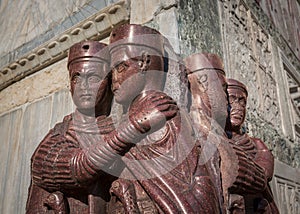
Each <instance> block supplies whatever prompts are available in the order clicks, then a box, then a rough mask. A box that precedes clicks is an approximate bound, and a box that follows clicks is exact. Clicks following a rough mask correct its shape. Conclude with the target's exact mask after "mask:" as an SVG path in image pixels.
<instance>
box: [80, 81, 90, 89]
mask: <svg viewBox="0 0 300 214" xmlns="http://www.w3.org/2000/svg"><path fill="white" fill-rule="evenodd" d="M80 88H81V89H87V88H89V84H88V81H87V79H83V80H82V81H81V83H80Z"/></svg>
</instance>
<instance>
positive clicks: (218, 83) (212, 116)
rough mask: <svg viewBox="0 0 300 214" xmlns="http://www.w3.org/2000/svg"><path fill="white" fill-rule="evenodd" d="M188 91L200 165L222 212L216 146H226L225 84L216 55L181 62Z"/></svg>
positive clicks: (196, 56) (196, 55) (192, 57)
mask: <svg viewBox="0 0 300 214" xmlns="http://www.w3.org/2000/svg"><path fill="white" fill-rule="evenodd" d="M184 61H185V65H186V68H187V73H188V79H189V83H190V89H191V95H192V97H191V107H190V116H191V118H192V120H193V124H194V128H195V130H196V133H197V136H198V138H199V142H200V144H201V148H202V149H201V156H200V163H201V164H206V166H207V168H208V169H209V173H210V176H211V178H212V180H213V184H214V187H215V191H216V192H217V194H218V201H219V206H220V207H221V209H222V213H225V207H224V206H223V205H224V202H223V191H222V183H221V169H220V161H221V157H220V153H219V149H220V146H223V145H224V144H228V142H227V141H228V139H227V136H226V134H225V131H224V129H225V123H226V118H227V107H226V105H227V91H226V89H227V82H226V77H225V72H224V68H223V63H222V61H221V59H220V58H219V57H218V56H217V55H216V54H211V53H196V54H192V55H190V56H188V57H187V58H185V59H184Z"/></svg>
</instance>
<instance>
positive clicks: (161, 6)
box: [130, 0, 177, 24]
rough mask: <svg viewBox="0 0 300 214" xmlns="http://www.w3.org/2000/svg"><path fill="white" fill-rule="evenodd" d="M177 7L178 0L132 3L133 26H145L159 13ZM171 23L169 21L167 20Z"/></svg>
mask: <svg viewBox="0 0 300 214" xmlns="http://www.w3.org/2000/svg"><path fill="white" fill-rule="evenodd" d="M175 5H177V0H138V1H131V5H130V6H131V16H130V23H131V24H144V23H146V22H149V21H151V20H152V19H153V18H154V17H155V16H156V15H158V14H159V13H163V12H164V10H166V9H169V8H171V7H173V6H175ZM165 22H167V23H168V22H169V20H165Z"/></svg>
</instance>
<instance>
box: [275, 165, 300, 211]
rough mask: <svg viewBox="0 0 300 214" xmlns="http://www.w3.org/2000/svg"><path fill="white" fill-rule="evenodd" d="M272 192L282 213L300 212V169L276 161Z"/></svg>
mask: <svg viewBox="0 0 300 214" xmlns="http://www.w3.org/2000/svg"><path fill="white" fill-rule="evenodd" d="M274 174H275V175H274V177H273V180H272V182H271V187H272V192H273V195H274V198H275V200H276V204H277V206H278V208H279V210H280V213H290V214H296V213H300V192H299V189H300V177H299V174H300V170H299V169H295V168H292V167H290V166H289V165H286V164H284V163H281V162H279V161H275V168H274Z"/></svg>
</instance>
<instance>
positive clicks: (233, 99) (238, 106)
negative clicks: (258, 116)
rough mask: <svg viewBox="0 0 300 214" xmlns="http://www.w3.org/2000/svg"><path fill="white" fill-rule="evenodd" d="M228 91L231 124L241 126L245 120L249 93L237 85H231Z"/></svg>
mask: <svg viewBox="0 0 300 214" xmlns="http://www.w3.org/2000/svg"><path fill="white" fill-rule="evenodd" d="M227 91H228V95H229V105H230V122H231V126H232V127H237V128H240V127H241V126H242V124H243V123H244V121H245V115H246V104H247V95H246V93H245V91H244V90H241V89H239V88H235V87H230V88H228V89H227Z"/></svg>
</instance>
